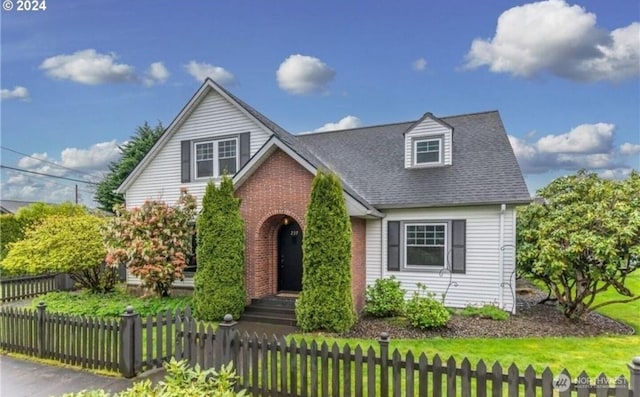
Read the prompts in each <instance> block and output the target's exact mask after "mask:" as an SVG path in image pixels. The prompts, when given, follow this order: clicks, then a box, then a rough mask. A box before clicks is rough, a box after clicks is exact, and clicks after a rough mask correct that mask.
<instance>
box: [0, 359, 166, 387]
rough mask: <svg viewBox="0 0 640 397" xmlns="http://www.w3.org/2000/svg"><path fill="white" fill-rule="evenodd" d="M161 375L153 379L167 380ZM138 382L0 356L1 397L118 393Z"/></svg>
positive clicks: (152, 376)
mask: <svg viewBox="0 0 640 397" xmlns="http://www.w3.org/2000/svg"><path fill="white" fill-rule="evenodd" d="M162 372H163V371H162V370H160V371H157V372H154V373H153V374H151V375H150V376H149V377H150V378H151V379H152V380H153V381H157V380H159V379H161V378H162V377H163V375H164V374H163V373H162ZM140 379H142V378H138V379H124V378H112V377H108V376H100V375H95V374H92V373H90V372H86V371H82V370H79V369H72V368H61V367H56V366H52V365H45V364H40V363H35V362H31V361H25V360H20V359H17V358H13V357H8V356H4V355H0V396H2V397H49V396H61V395H62V394H64V393H71V392H78V391H81V390H85V389H105V390H108V391H110V392H118V391H122V390H125V389H126V388H128V387H129V386H130V385H131V384H132V383H133V382H135V381H137V380H140Z"/></svg>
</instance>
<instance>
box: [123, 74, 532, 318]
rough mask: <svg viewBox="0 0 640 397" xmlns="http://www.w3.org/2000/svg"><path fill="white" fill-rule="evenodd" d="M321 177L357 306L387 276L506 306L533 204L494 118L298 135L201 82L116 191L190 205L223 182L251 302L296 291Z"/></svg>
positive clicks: (457, 301) (134, 198)
mask: <svg viewBox="0 0 640 397" xmlns="http://www.w3.org/2000/svg"><path fill="white" fill-rule="evenodd" d="M318 169H328V170H331V171H333V172H335V173H336V174H337V175H338V176H339V177H340V178H341V180H342V183H343V187H344V197H345V200H346V204H347V209H348V212H349V215H350V217H351V226H352V230H353V235H352V267H351V272H352V292H353V297H354V302H355V304H356V307H357V309H361V308H362V307H363V305H364V296H365V289H366V286H367V285H371V284H373V283H374V282H375V280H376V279H378V278H385V277H390V276H395V277H396V278H397V279H398V280H400V281H401V282H402V287H403V288H404V289H405V290H407V296H410V294H411V293H412V292H413V291H415V290H416V289H417V287H416V284H417V283H423V284H426V285H427V286H428V289H429V290H430V291H432V292H434V293H436V294H437V296H438V297H440V296H442V294H445V293H446V298H445V304H446V305H447V306H452V307H464V306H466V305H468V304H484V303H491V304H496V305H499V306H500V307H502V308H504V309H505V310H508V311H515V299H514V293H513V290H514V288H513V286H514V284H515V276H514V273H515V272H514V269H515V229H516V212H515V207H516V206H518V205H522V204H526V203H528V202H529V201H530V196H529V192H528V190H527V187H526V185H525V182H524V179H523V177H522V173H521V171H520V168H519V166H518V163H517V161H516V158H515V156H514V153H513V150H512V148H511V146H510V144H509V140H508V139H507V135H506V133H505V130H504V127H503V124H502V121H501V119H500V116H499V114H498V112H496V111H490V112H482V113H472V114H463V115H458V116H450V117H436V116H434V115H433V114H431V113H426V114H425V115H424V116H422V117H420V118H419V119H418V120H413V121H408V122H404V123H394V124H386V125H378V126H371V127H362V128H355V129H349V130H342V131H330V132H322V133H310V134H303V135H297V136H295V135H292V134H290V133H288V132H287V131H285V130H284V129H282V128H281V127H279V126H278V125H277V124H275V123H274V122H273V121H271V120H269V119H268V118H266V117H265V116H264V115H262V114H261V113H259V112H258V111H256V110H255V109H253V108H252V107H251V106H249V105H248V104H246V103H244V102H243V101H242V100H240V99H239V98H237V97H235V96H234V95H233V94H231V93H230V92H228V91H227V90H226V89H224V88H222V87H221V86H219V85H218V84H216V83H215V82H214V81H212V80H206V81H205V82H204V84H203V85H202V86H201V87H200V89H199V90H198V91H197V92H196V94H195V95H194V96H193V97H192V98H191V100H190V101H189V102H188V103H187V104H186V106H185V107H184V108H183V109H182V111H181V112H180V114H179V115H178V116H177V117H176V118H175V120H174V121H173V122H172V123H171V124H170V125H169V126H168V128H167V129H166V131H165V133H164V135H163V136H162V137H161V138H160V139H159V140H158V142H157V143H156V145H155V146H154V147H153V148H152V149H151V150H150V152H149V153H148V154H147V156H146V157H145V158H144V159H143V160H142V161H141V162H140V164H139V165H138V166H137V168H136V169H135V170H134V171H133V172H132V173H131V175H129V177H128V178H127V179H126V180H125V181H124V182H123V183H122V185H121V186H120V187H119V189H118V192H120V193H124V194H125V198H126V205H127V207H137V206H140V205H141V204H143V202H144V201H145V200H148V199H162V200H164V201H166V202H168V203H172V202H175V201H176V200H177V199H178V197H179V194H180V190H181V188H187V189H188V191H189V192H190V193H191V194H193V195H195V196H196V197H197V198H198V199H199V200H201V199H202V197H203V195H204V191H205V187H206V184H207V182H208V181H210V180H211V179H213V180H217V179H218V178H219V176H220V175H221V174H222V173H223V171H225V170H226V171H227V172H229V173H231V174H234V177H233V181H234V186H235V189H236V190H235V193H236V195H237V196H238V197H239V198H241V199H242V203H241V208H240V210H241V214H242V216H243V218H244V220H245V236H246V254H245V258H246V259H245V260H246V287H247V292H248V297H247V298H248V300H249V299H251V298H260V297H265V296H270V295H274V294H276V293H278V292H282V291H285V292H294V293H295V292H296V291H300V290H301V288H302V284H301V280H302V249H301V243H302V239H303V238H304V230H305V212H306V207H307V204H308V202H309V194H310V189H311V182H312V179H313V175H314V174H315V172H316V171H317V170H318ZM137 282H138V280H137V279H135V278H134V277H130V278H129V283H132V284H135V283H137ZM176 285H177V286H182V287H190V286H193V279H192V278H187V279H185V280H184V281H182V282H178V283H176Z"/></svg>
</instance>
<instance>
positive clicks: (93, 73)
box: [40, 48, 169, 86]
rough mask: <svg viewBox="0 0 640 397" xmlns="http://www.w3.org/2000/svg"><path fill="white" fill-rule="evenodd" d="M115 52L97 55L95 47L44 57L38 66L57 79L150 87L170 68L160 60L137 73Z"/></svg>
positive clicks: (165, 75) (163, 76)
mask: <svg viewBox="0 0 640 397" xmlns="http://www.w3.org/2000/svg"><path fill="white" fill-rule="evenodd" d="M117 60H118V56H117V55H116V54H114V53H109V54H100V53H99V52H97V51H96V50H94V49H91V48H90V49H87V50H81V51H77V52H74V53H73V54H71V55H66V54H63V55H56V56H53V57H50V58H47V59H45V60H44V61H43V62H42V64H41V65H40V69H42V70H44V71H45V73H46V74H47V75H48V76H50V77H53V78H55V79H59V80H70V81H73V82H76V83H80V84H87V85H99V84H108V83H142V84H144V85H146V86H152V85H154V84H157V83H164V82H165V81H166V80H167V78H168V77H169V71H168V70H167V68H166V67H165V66H164V64H163V63H162V62H154V63H152V64H151V65H150V66H149V68H148V69H147V71H146V73H145V74H144V75H142V76H139V75H137V74H136V72H135V68H134V67H133V66H131V65H127V64H125V63H118V62H117Z"/></svg>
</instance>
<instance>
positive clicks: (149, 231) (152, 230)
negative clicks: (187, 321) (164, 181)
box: [104, 191, 196, 296]
mask: <svg viewBox="0 0 640 397" xmlns="http://www.w3.org/2000/svg"><path fill="white" fill-rule="evenodd" d="M195 210H196V204H195V199H194V198H193V196H191V195H190V194H188V193H187V192H186V191H182V192H181V194H180V199H179V200H178V202H177V203H176V205H175V206H174V207H171V206H169V205H167V204H166V203H164V202H161V201H147V202H145V203H144V204H143V205H142V207H140V208H134V209H131V210H127V209H126V208H124V207H122V206H120V207H116V216H115V217H114V218H112V219H111V221H110V222H109V224H108V225H107V227H106V228H105V230H104V238H105V241H106V244H107V247H108V250H109V251H108V253H107V256H106V262H107V263H108V264H112V265H115V264H117V263H124V264H125V265H126V266H127V269H128V271H129V272H131V274H133V275H134V276H137V277H140V279H141V280H142V286H143V287H144V288H145V289H147V290H148V291H151V292H153V293H155V294H157V295H159V296H168V295H169V290H170V288H171V284H173V282H174V281H175V280H182V279H183V278H184V275H183V270H184V268H185V266H186V265H187V258H188V256H189V255H190V253H191V237H192V235H193V233H194V216H195Z"/></svg>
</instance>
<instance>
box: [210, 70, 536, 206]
mask: <svg viewBox="0 0 640 397" xmlns="http://www.w3.org/2000/svg"><path fill="white" fill-rule="evenodd" d="M211 83H213V84H215V85H216V87H217V88H218V89H220V90H221V91H224V92H225V93H226V94H227V95H229V97H230V98H232V99H233V100H234V101H236V102H237V103H238V105H240V106H241V107H243V108H244V109H245V110H246V111H247V112H248V113H250V114H251V115H252V116H253V117H255V118H256V119H257V120H259V121H260V122H261V123H262V124H263V125H265V126H266V127H267V128H268V129H269V130H271V131H272V132H273V133H274V134H275V135H276V136H277V137H278V138H279V139H280V140H281V141H282V142H284V143H285V144H286V145H287V146H289V147H290V148H291V149H292V150H293V151H295V152H296V153H298V154H299V155H300V156H301V157H303V158H304V159H306V160H307V161H308V162H309V163H311V164H312V165H313V166H314V167H316V168H326V169H329V170H332V171H334V172H336V173H337V174H338V175H339V176H340V177H341V179H342V181H343V185H344V189H345V191H346V192H347V193H349V194H350V195H351V196H352V197H353V198H355V199H356V200H358V201H359V202H361V203H362V204H363V205H364V206H365V207H367V208H369V209H374V208H376V209H382V208H398V207H432V206H447V205H466V204H490V203H496V204H497V203H526V202H529V201H531V198H530V195H529V191H528V190H527V186H526V184H525V182H524V179H523V177H522V172H521V171H520V166H519V165H518V162H517V160H516V157H515V155H514V153H513V149H512V148H511V144H510V143H509V140H508V138H507V135H506V132H505V130H504V126H503V124H502V120H501V119H500V115H499V114H498V112H497V111H491V112H484V113H472V114H464V115H458V116H452V117H443V118H439V119H437V120H439V121H441V122H443V123H444V124H445V125H449V126H451V127H453V144H452V146H453V156H452V157H453V164H452V165H451V166H445V167H437V168H436V167H434V168H415V169H405V168H404V136H403V134H404V133H405V132H406V131H407V130H408V129H409V128H411V126H413V125H414V124H416V123H417V122H419V121H420V120H413V121H409V122H405V123H396V124H387V125H378V126H372V127H364V128H355V129H349V130H340V131H330V132H323V133H312V134H304V135H292V134H290V133H289V132H287V131H286V130H285V129H284V128H282V127H280V126H279V125H278V124H276V123H275V122H273V121H271V120H270V119H269V118H268V117H266V116H265V115H263V114H262V113H260V112H258V111H257V110H256V109H254V108H253V107H252V106H250V105H249V104H247V103H246V102H244V101H243V100H241V99H240V98H238V97H236V96H235V95H233V94H232V93H230V92H229V91H228V90H226V89H225V88H224V87H222V86H220V85H218V84H216V83H215V82H213V81H211Z"/></svg>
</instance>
